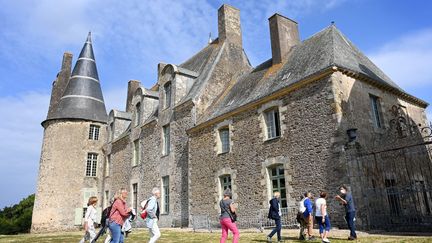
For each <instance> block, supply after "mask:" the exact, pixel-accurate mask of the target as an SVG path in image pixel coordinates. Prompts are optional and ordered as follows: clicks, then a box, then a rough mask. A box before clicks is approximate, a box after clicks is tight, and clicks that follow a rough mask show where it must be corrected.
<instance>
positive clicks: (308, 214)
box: [302, 192, 315, 240]
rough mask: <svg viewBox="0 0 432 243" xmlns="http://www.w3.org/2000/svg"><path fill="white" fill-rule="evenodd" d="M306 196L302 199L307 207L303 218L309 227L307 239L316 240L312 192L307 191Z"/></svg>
mask: <svg viewBox="0 0 432 243" xmlns="http://www.w3.org/2000/svg"><path fill="white" fill-rule="evenodd" d="M304 196H305V198H304V199H303V200H302V201H303V205H304V207H305V209H304V212H303V220H304V221H305V224H306V227H307V240H315V237H314V236H313V207H312V199H313V197H312V193H311V192H306V193H305V194H304Z"/></svg>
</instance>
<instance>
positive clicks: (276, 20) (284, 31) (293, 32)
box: [269, 13, 300, 65]
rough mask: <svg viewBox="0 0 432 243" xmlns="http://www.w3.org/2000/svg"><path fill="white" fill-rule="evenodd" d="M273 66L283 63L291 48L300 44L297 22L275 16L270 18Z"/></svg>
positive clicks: (278, 15)
mask: <svg viewBox="0 0 432 243" xmlns="http://www.w3.org/2000/svg"><path fill="white" fill-rule="evenodd" d="M269 25H270V41H271V49H272V61H273V65H274V64H278V63H281V62H283V61H284V60H285V59H286V56H287V54H288V53H289V51H290V50H291V48H292V47H293V46H295V45H297V44H299V43H300V37H299V32H298V26H297V22H295V21H294V20H291V19H289V18H287V17H284V16H282V15H280V14H277V13H276V14H274V15H273V16H271V17H270V18H269Z"/></svg>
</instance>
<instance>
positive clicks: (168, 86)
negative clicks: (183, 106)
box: [164, 82, 171, 108]
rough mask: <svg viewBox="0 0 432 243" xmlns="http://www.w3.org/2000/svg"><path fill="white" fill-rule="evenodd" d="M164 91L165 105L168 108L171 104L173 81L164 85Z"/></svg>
mask: <svg viewBox="0 0 432 243" xmlns="http://www.w3.org/2000/svg"><path fill="white" fill-rule="evenodd" d="M164 92H165V104H164V107H165V108H168V107H170V106H171V82H168V83H166V84H165V85H164Z"/></svg>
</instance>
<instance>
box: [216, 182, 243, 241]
mask: <svg viewBox="0 0 432 243" xmlns="http://www.w3.org/2000/svg"><path fill="white" fill-rule="evenodd" d="M223 194H224V195H223V199H222V200H221V201H220V202H219V206H220V209H221V215H220V224H221V228H222V236H221V239H220V243H225V241H226V239H227V238H228V230H231V232H232V233H233V241H232V242H233V243H238V241H239V238H240V233H239V231H238V229H237V225H236V223H235V221H236V214H235V213H236V208H235V206H234V204H233V201H232V199H231V198H232V193H231V190H230V189H229V188H228V189H226V190H225V191H224V193H223Z"/></svg>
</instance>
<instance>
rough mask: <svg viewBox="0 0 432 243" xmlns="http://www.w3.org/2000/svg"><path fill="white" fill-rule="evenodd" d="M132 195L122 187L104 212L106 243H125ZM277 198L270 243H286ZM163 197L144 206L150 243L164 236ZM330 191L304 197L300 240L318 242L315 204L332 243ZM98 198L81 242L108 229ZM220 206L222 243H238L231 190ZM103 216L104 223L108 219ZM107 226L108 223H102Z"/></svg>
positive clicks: (346, 199) (345, 197) (347, 199)
mask: <svg viewBox="0 0 432 243" xmlns="http://www.w3.org/2000/svg"><path fill="white" fill-rule="evenodd" d="M339 191H340V193H341V195H336V196H335V199H336V200H338V201H340V203H341V204H342V205H344V207H345V212H346V214H345V220H346V222H347V224H348V228H349V229H350V236H349V237H348V240H355V239H357V235H356V232H355V224H354V220H355V207H354V201H353V197H352V195H351V193H349V192H348V188H347V187H346V186H344V185H343V186H341V187H340V188H339ZM127 196H128V192H127V190H126V189H124V188H122V189H120V190H119V191H118V193H117V194H116V195H115V197H114V199H113V202H112V204H111V206H110V207H109V208H107V209H106V210H104V212H103V214H106V217H105V218H106V224H105V225H106V226H107V227H108V228H109V231H110V237H108V238H107V239H106V240H105V243H108V242H111V243H123V242H124V237H125V235H126V233H127V231H128V230H129V229H130V219H131V218H133V217H134V215H135V212H134V210H133V209H132V208H127V206H126V198H127ZM273 196H274V197H273V198H272V199H271V200H270V201H269V213H268V218H269V219H272V220H274V221H275V225H276V226H275V228H274V229H273V230H272V231H271V232H270V234H269V235H267V241H268V242H272V237H273V236H274V235H275V234H277V241H278V242H282V237H281V230H282V222H281V218H282V211H281V204H280V193H279V192H274V195H273ZM159 198H160V190H159V188H157V187H155V188H153V190H152V197H150V198H149V199H148V200H146V201H144V202H143V203H141V209H142V212H141V216H142V217H143V218H144V220H145V225H146V227H147V228H148V229H149V233H150V240H149V243H154V242H156V241H157V240H158V239H159V237H160V236H161V233H160V231H159V227H158V220H159V204H158V202H157V200H158V199H159ZM326 198H327V192H325V191H322V192H320V195H319V198H318V199H317V200H316V201H315V203H313V201H312V200H313V195H312V193H311V192H306V193H305V194H304V197H303V198H302V200H301V201H300V202H299V212H298V215H297V221H298V222H299V223H300V239H301V240H314V239H315V237H314V236H313V224H314V221H313V219H314V216H313V214H314V210H313V208H314V207H313V205H315V221H316V223H317V224H318V227H319V233H320V237H321V240H322V242H325V243H327V242H330V241H329V239H328V238H327V237H328V235H329V232H330V229H331V224H330V217H329V214H328V210H327V201H326ZM97 201H98V200H97V197H90V198H89V201H88V208H87V211H86V214H85V218H84V230H85V235H84V237H83V238H82V239H81V241H80V243H84V242H85V241H86V240H88V241H90V242H92V243H93V242H95V241H96V240H97V239H98V238H99V236H100V235H102V234H103V233H104V231H105V228H106V227H102V229H101V230H100V231H99V233H96V230H95V227H94V223H95V221H96V204H97ZM219 206H220V210H221V211H220V218H219V220H220V225H221V228H222V235H221V239H220V243H225V241H226V240H227V238H228V231H231V232H232V233H233V241H232V242H233V243H238V241H239V238H240V233H239V230H238V228H237V225H236V223H235V222H236V220H237V214H236V208H237V207H236V204H234V202H233V200H232V193H231V190H230V189H226V190H225V191H224V193H223V198H222V200H221V201H220V202H219ZM105 218H104V217H102V220H105ZM102 223H104V222H102Z"/></svg>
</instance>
